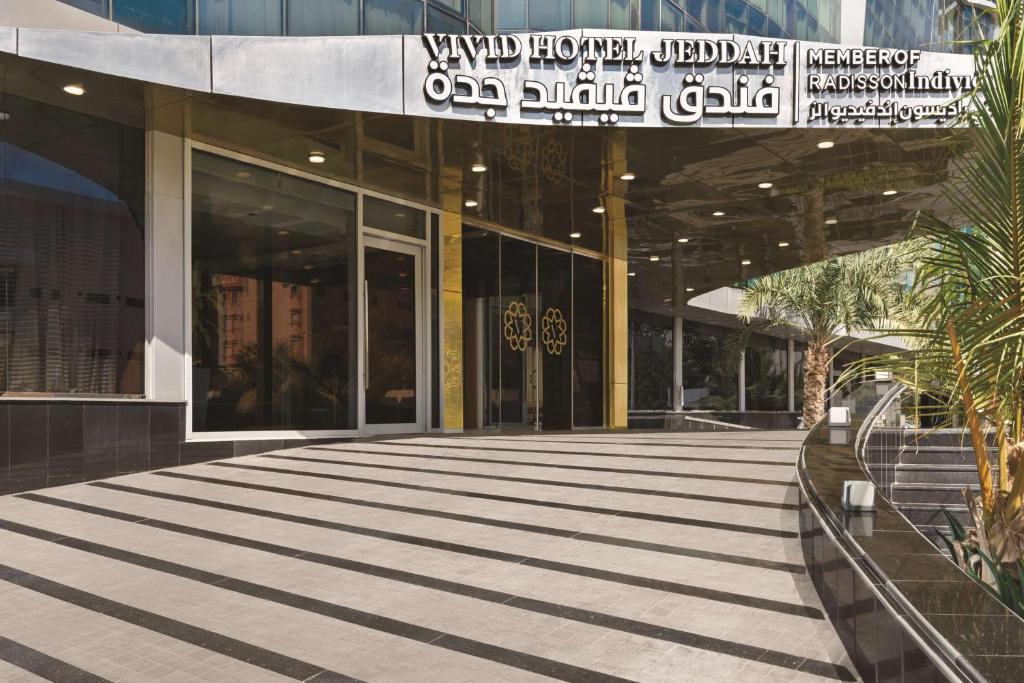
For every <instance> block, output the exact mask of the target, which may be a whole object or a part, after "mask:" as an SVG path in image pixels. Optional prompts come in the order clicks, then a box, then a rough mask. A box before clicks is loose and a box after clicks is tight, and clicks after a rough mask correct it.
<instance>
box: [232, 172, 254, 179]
mask: <svg viewBox="0 0 1024 683" xmlns="http://www.w3.org/2000/svg"><path fill="white" fill-rule="evenodd" d="M251 176H252V173H249V172H248V171H235V177H236V178H241V179H242V180H245V179H246V178H249V177H251Z"/></svg>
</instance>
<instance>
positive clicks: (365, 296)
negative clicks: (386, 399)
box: [363, 280, 370, 391]
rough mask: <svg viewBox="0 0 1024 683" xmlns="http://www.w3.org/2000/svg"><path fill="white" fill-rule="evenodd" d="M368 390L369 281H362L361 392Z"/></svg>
mask: <svg viewBox="0 0 1024 683" xmlns="http://www.w3.org/2000/svg"><path fill="white" fill-rule="evenodd" d="M369 388H370V281H369V280H363V391H367V390H369Z"/></svg>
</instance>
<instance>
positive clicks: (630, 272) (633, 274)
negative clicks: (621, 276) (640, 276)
mask: <svg viewBox="0 0 1024 683" xmlns="http://www.w3.org/2000/svg"><path fill="white" fill-rule="evenodd" d="M626 275H628V276H630V277H636V273H634V272H633V271H632V270H631V271H629V272H628V273H626Z"/></svg>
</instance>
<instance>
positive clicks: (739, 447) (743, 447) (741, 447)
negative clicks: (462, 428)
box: [349, 436, 800, 466]
mask: <svg viewBox="0 0 1024 683" xmlns="http://www.w3.org/2000/svg"><path fill="white" fill-rule="evenodd" d="M417 438H422V437H413V438H409V439H383V440H375V441H373V442H372V443H386V444H394V445H396V446H397V445H399V444H401V445H405V446H435V447H437V448H469V449H477V448H483V449H486V450H489V451H512V452H515V453H523V452H529V450H528V449H523V448H500V447H491V446H461V445H454V444H451V445H449V444H444V445H443V446H442V445H441V444H426V443H424V444H421V443H412V442H413V441H415V439H417ZM449 438H451V439H452V440H453V441H462V440H464V439H465V440H469V439H473V438H474V437H471V436H466V437H457V436H456V437H449ZM483 441H487V440H486V439H483ZM508 441H515V442H516V443H557V444H562V445H563V446H564V445H569V446H579V445H580V444H588V443H592V444H598V445H602V446H660V447H662V448H710V449H715V450H734V451H754V450H756V451H762V450H764V451H790V452H792V453H793V456H794V458H793V460H792V461H791V462H781V461H768V460H726V459H722V458H700V457H696V456H692V455H691V456H686V455H678V456H677V455H629V454H619V453H593V452H591V451H545V452H547V453H566V454H570V455H594V456H597V457H602V456H607V457H613V458H644V459H650V460H708V461H710V462H725V463H730V462H742V463H748V464H755V465H788V466H792V465H795V464H796V453H797V452H798V451H799V450H800V444H799V443H797V444H796V445H794V446H762V445H760V444H756V445H755V444H750V443H749V442H744V443H743V444H721V443H667V442H663V441H656V440H651V441H645V442H639V441H590V440H589V439H579V440H573V441H553V440H550V439H530V438H524V439H497V438H496V439H494V441H493V443H503V442H508ZM349 443H359V441H350V442H349ZM487 443H491V442H490V441H487Z"/></svg>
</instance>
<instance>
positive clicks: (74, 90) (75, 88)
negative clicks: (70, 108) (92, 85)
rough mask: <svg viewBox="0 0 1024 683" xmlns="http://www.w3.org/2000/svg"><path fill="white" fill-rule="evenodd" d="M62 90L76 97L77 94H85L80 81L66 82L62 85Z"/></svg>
mask: <svg viewBox="0 0 1024 683" xmlns="http://www.w3.org/2000/svg"><path fill="white" fill-rule="evenodd" d="M64 92H66V93H67V94H69V95H74V96H75V97H78V96H79V95H84V94H85V88H84V87H83V86H82V84H81V83H68V84H67V85H65V86H64Z"/></svg>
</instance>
